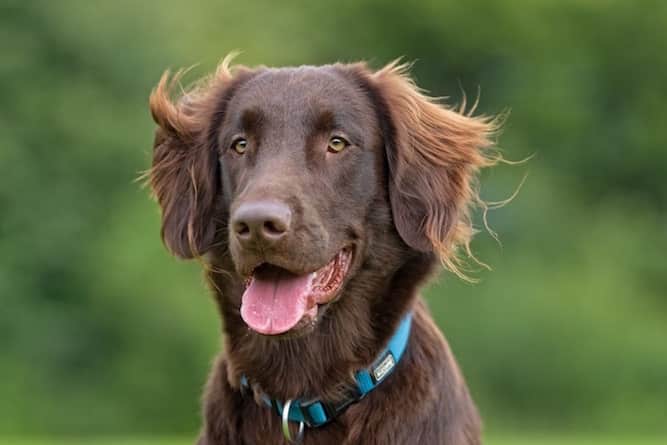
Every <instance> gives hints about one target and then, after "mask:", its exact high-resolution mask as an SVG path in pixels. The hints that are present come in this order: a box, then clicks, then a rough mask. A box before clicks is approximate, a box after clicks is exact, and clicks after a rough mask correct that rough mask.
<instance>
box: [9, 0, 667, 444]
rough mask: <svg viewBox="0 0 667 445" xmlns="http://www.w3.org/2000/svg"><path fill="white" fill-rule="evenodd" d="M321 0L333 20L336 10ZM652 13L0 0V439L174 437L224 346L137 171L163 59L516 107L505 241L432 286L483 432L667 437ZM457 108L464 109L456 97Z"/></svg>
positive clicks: (660, 145) (661, 118)
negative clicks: (346, 66)
mask: <svg viewBox="0 0 667 445" xmlns="http://www.w3.org/2000/svg"><path fill="white" fill-rule="evenodd" d="M332 7H333V9H332ZM665 29H667V2H664V1H660V0H656V1H642V2H627V1H611V0H607V1H605V0H599V1H593V0H578V1H574V0H542V1H529V0H517V1H513V2H503V1H490V0H486V1H482V0H468V1H466V2H454V1H442V0H438V1H436V0H423V1H418V2H393V3H389V2H381V1H379V0H371V1H364V2H359V1H348V0H345V1H343V0H339V1H338V2H336V4H335V6H332V5H330V4H325V3H324V2H309V3H306V2H294V1H284V2H268V1H266V2H258V1H253V2H249V1H246V2H227V1H219V0H208V1H201V2H193V3H187V2H175V1H159V2H158V1H142V2H133V1H129V0H116V1H114V2H89V1H85V0H78V1H77V0H61V1H58V2H55V1H30V2H22V1H9V0H5V1H4V2H3V5H2V6H0V54H1V55H2V59H1V62H0V135H1V140H2V142H1V143H0V252H2V257H0V303H1V310H0V434H13V435H17V434H25V433H31V434H53V433H63V434H83V433H93V432H95V433H142V432H143V433H146V432H150V433H161V434H172V433H190V432H192V431H195V430H196V428H197V426H198V423H199V418H198V410H199V394H200V388H201V386H202V384H203V382H204V380H205V376H206V372H207V370H208V367H209V363H210V360H211V358H212V356H213V354H214V353H215V352H216V351H217V350H218V348H219V343H220V339H219V322H218V318H217V315H216V313H215V309H214V305H213V304H212V302H211V301H209V300H208V298H207V296H206V295H207V291H206V289H205V286H204V285H203V280H202V278H201V272H200V271H199V267H198V266H197V265H196V264H185V263H182V262H178V261H176V260H174V259H172V258H170V257H169V256H168V255H167V253H166V251H165V250H164V249H163V247H162V246H161V244H160V240H159V235H158V233H159V214H158V209H157V207H156V205H155V204H154V203H152V202H151V201H150V200H149V199H148V197H147V195H148V193H147V191H146V190H142V189H141V188H140V186H139V185H138V184H137V183H136V182H135V181H134V179H135V178H136V177H137V175H138V173H139V172H140V171H141V170H143V169H145V168H146V167H147V166H148V165H149V153H150V149H151V143H152V133H153V124H152V122H151V121H150V118H149V114H148V111H147V97H148V94H149V92H150V89H151V88H152V86H153V85H154V84H155V83H156V81H157V79H158V78H159V75H160V73H161V71H162V70H163V69H165V68H167V67H173V68H178V67H182V66H190V65H193V64H198V66H197V67H196V68H195V70H194V72H195V74H194V75H193V79H194V76H196V75H201V74H204V73H206V72H208V71H210V70H211V69H213V67H214V66H215V65H216V63H217V61H218V60H219V59H220V58H221V57H222V56H224V55H225V54H226V53H228V52H229V51H231V50H234V49H241V50H243V51H244V54H243V55H242V56H241V57H240V58H239V59H238V60H239V61H240V62H241V63H244V64H249V65H253V64H258V63H262V64H268V65H288V64H303V63H307V64H320V63H327V62H332V61H336V60H342V61H355V60H359V59H366V60H369V61H370V62H371V64H372V65H373V66H375V67H379V66H381V65H382V64H384V63H386V62H388V61H390V60H392V59H394V58H396V57H398V56H405V58H406V59H407V60H417V63H416V65H415V66H414V70H413V72H414V75H415V77H416V79H417V82H418V83H419V84H420V85H421V86H423V87H425V88H427V89H428V90H430V91H431V92H432V94H434V95H438V96H449V97H450V101H451V102H452V103H456V102H460V101H461V100H462V91H465V92H467V93H468V96H473V97H474V96H475V95H476V94H477V91H478V88H480V89H481V102H480V110H481V112H484V113H488V114H495V113H499V112H503V111H505V110H507V109H508V108H509V109H511V115H510V117H509V120H508V122H507V125H506V127H505V130H504V133H503V134H502V136H501V138H500V145H501V148H502V149H503V152H504V154H505V156H506V157H507V158H509V159H513V160H518V159H522V158H525V157H526V156H529V155H534V157H533V158H532V159H531V160H530V161H529V162H528V163H526V164H523V165H521V166H513V167H512V166H500V167H498V168H496V169H494V170H493V171H490V172H487V173H486V174H485V175H484V178H483V181H482V182H483V190H482V192H483V193H482V194H483V196H484V197H485V198H486V199H489V200H501V199H504V198H506V197H507V196H509V195H511V194H512V192H513V191H514V190H515V188H516V187H517V185H518V184H519V182H520V181H521V179H522V177H523V176H524V175H525V174H528V178H527V180H526V182H525V184H524V186H523V189H522V190H521V192H520V193H519V194H518V197H517V198H516V199H514V201H513V202H512V203H511V204H509V205H508V206H506V207H504V208H503V209H500V210H496V211H492V212H491V213H490V214H489V220H490V223H491V226H492V227H493V228H494V230H496V231H497V232H498V233H499V237H500V240H501V241H502V245H503V247H501V246H499V245H498V244H497V243H496V242H495V241H494V240H493V239H492V238H491V237H490V236H489V235H488V234H485V233H484V232H482V233H481V234H480V236H479V237H478V240H477V241H476V242H475V244H474V248H475V251H476V252H477V253H478V254H479V257H480V258H481V259H483V260H484V261H485V262H487V263H489V264H490V265H492V267H493V271H492V272H482V271H480V272H479V273H478V274H477V275H478V276H479V277H480V278H481V283H480V284H477V285H468V284H465V283H462V282H460V281H459V280H457V279H456V278H454V277H452V276H450V275H447V274H445V275H443V276H442V277H441V279H440V280H438V281H437V283H436V284H434V285H433V286H431V287H430V289H429V290H428V291H427V296H428V298H429V302H430V305H431V307H432V309H433V312H434V315H435V316H436V319H437V320H438V322H439V324H440V326H441V327H442V328H443V330H444V331H445V332H446V334H447V336H448V338H449V340H450V342H451V343H452V346H453V348H454V351H455V353H456V354H457V356H458V358H459V361H460V362H461V365H462V367H463V369H464V372H465V374H466V376H467V378H468V381H469V384H470V387H471V389H472V391H473V393H474V395H475V397H476V400H477V401H478V404H479V405H480V408H481V410H482V413H483V415H484V417H485V419H486V424H487V429H488V430H490V431H492V432H493V431H498V430H519V429H520V430H527V429H528V430H531V429H532V430H538V429H539V430H561V429H567V430H579V431H608V432H621V431H622V432H632V431H642V432H654V433H665V432H666V431H667V421H666V420H667V414H666V409H665V407H666V405H665V400H667V379H665V370H667V298H666V297H667V296H666V291H667V273H666V272H667V270H666V269H665V261H664V252H665V251H666V250H667V225H666V222H667V221H666V219H667V186H666V185H665V183H664V181H665V175H666V174H667V149H666V142H667V126H666V125H665V122H667V106H665V103H666V101H667V88H666V86H665V81H666V79H667V39H665ZM469 99H470V97H469Z"/></svg>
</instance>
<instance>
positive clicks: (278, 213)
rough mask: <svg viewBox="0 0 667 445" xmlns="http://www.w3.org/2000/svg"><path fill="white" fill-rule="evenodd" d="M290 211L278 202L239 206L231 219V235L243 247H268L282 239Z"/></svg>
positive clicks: (287, 227) (250, 203)
mask: <svg viewBox="0 0 667 445" xmlns="http://www.w3.org/2000/svg"><path fill="white" fill-rule="evenodd" d="M291 219H292V211H291V210H290V208H289V207H288V206H287V205H286V204H284V203H282V202H280V201H254V202H246V203H243V204H241V205H240V206H239V207H238V208H237V209H236V211H235V212H234V213H233V215H232V217H231V227H232V233H233V234H234V236H236V238H237V239H238V240H239V241H240V242H241V244H242V245H244V246H246V247H247V246H250V245H259V246H269V245H271V244H274V243H276V242H277V241H279V240H281V239H282V238H284V237H285V236H286V235H287V233H288V231H289V227H290V221H291Z"/></svg>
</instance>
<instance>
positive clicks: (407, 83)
mask: <svg viewBox="0 0 667 445" xmlns="http://www.w3.org/2000/svg"><path fill="white" fill-rule="evenodd" d="M357 69H358V68H357ZM407 70H408V65H399V64H398V63H396V62H394V63H392V64H389V65H387V66H386V67H384V68H382V69H381V70H379V71H377V72H374V73H370V72H367V74H366V76H367V79H368V80H369V81H370V87H371V95H372V96H373V99H374V101H375V102H376V104H375V105H376V108H377V109H378V111H379V119H380V124H381V126H382V131H383V136H384V142H385V150H386V153H387V163H388V166H389V175H390V177H389V196H390V200H391V208H392V214H393V217H394V224H395V225H396V229H397V230H398V233H399V234H400V236H401V238H402V239H403V240H404V241H405V243H406V244H408V245H409V246H410V247H412V248H413V249H416V250H419V251H422V252H434V253H435V254H437V255H438V256H439V257H440V259H441V260H442V261H443V262H444V263H445V265H446V266H448V267H449V269H450V270H452V271H453V272H455V273H457V274H458V275H459V276H463V277H465V274H464V273H463V272H462V271H461V270H460V267H459V263H458V261H457V256H456V250H457V248H459V247H463V248H464V249H466V250H467V252H468V253H470V251H469V241H470V238H471V237H472V234H473V229H472V224H471V220H470V216H469V207H470V205H471V204H472V203H473V202H475V201H477V200H478V197H477V192H476V188H475V184H476V176H477V173H478V171H479V169H480V168H482V167H486V166H489V165H492V164H493V163H494V160H493V159H492V158H491V157H490V154H489V149H490V148H491V146H492V141H491V137H492V135H493V133H494V132H495V130H496V129H497V124H496V121H495V120H494V119H491V118H487V117H473V116H471V114H470V113H467V114H466V113H465V112H464V109H463V108H464V107H461V109H460V110H454V109H451V108H448V107H446V106H444V105H441V104H438V103H437V101H436V100H435V99H433V98H430V97H428V96H426V95H425V94H423V93H422V92H421V91H420V90H419V88H418V87H417V86H416V85H415V84H414V82H413V81H412V80H411V78H410V77H409V76H408V74H407Z"/></svg>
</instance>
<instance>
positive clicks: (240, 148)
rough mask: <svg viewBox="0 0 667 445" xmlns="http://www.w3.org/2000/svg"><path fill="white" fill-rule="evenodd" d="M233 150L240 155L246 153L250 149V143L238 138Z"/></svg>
mask: <svg viewBox="0 0 667 445" xmlns="http://www.w3.org/2000/svg"><path fill="white" fill-rule="evenodd" d="M232 148H233V149H234V150H236V152H237V153H238V154H240V155H242V154H243V153H245V151H246V149H247V148H248V141H247V140H246V139H243V138H238V139H236V140H235V141H234V142H233V143H232Z"/></svg>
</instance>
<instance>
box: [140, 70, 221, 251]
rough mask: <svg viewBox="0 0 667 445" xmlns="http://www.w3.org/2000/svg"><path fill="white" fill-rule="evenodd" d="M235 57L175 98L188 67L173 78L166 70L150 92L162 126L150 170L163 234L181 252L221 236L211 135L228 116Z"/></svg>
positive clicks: (200, 247)
mask: <svg viewBox="0 0 667 445" xmlns="http://www.w3.org/2000/svg"><path fill="white" fill-rule="evenodd" d="M229 60H230V59H229V58H226V59H225V60H224V61H223V63H222V65H221V66H220V68H218V70H217V72H216V74H215V75H214V76H211V77H210V78H207V79H205V80H204V81H202V82H200V83H199V84H198V85H197V86H195V87H194V88H192V89H191V90H190V91H188V92H183V94H182V96H181V97H180V98H179V99H177V100H175V101H174V100H172V98H171V95H172V91H173V90H174V89H175V88H176V87H179V88H180V84H179V82H178V81H179V79H180V77H181V75H182V72H179V73H177V74H176V75H174V76H173V78H171V79H170V76H169V73H168V72H165V73H164V75H163V76H162V78H161V79H160V82H159V84H158V85H157V87H156V88H155V89H154V90H153V92H152V93H151V96H150V109H151V113H152V115H153V120H154V121H155V123H157V125H158V128H157V130H156V132H155V141H154V145H153V164H152V167H151V169H150V171H149V173H148V175H149V180H150V184H151V188H152V190H153V193H154V195H155V197H156V198H157V201H158V203H159V204H160V208H161V210H162V229H161V234H162V240H163V241H164V243H165V245H166V246H167V248H168V249H169V250H170V251H171V252H172V253H173V254H174V255H177V256H179V257H181V258H193V257H197V256H200V255H202V254H203V253H205V252H206V251H207V250H209V249H210V248H211V246H212V245H213V244H215V242H216V234H217V231H218V228H219V227H218V226H219V221H216V214H217V213H218V212H217V211H216V205H219V204H218V202H219V200H220V192H221V190H220V187H221V184H220V183H221V181H220V178H219V176H220V172H219V164H218V156H217V150H216V147H215V140H216V138H215V137H214V135H213V136H211V135H212V134H213V133H214V132H216V131H217V130H218V129H217V128H215V126H216V123H217V125H219V124H220V122H221V121H222V117H221V116H222V114H223V113H224V110H221V109H220V107H221V106H222V105H221V104H223V103H224V102H225V94H226V90H227V89H228V87H229V85H230V84H231V83H232V75H231V73H230V71H229V69H228V63H229ZM209 133H211V134H209Z"/></svg>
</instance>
